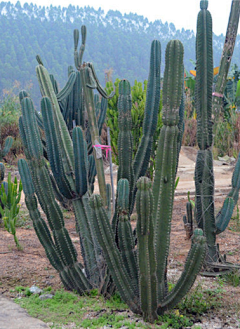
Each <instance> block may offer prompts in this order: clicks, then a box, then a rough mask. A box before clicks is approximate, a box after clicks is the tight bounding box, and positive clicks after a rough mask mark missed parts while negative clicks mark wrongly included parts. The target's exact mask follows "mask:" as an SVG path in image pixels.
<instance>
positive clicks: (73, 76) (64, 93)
mask: <svg viewBox="0 0 240 329" xmlns="http://www.w3.org/2000/svg"><path fill="white" fill-rule="evenodd" d="M75 81H76V72H72V73H71V74H70V76H69V78H68V81H67V83H66V85H65V86H64V87H63V89H62V90H61V91H60V92H59V93H58V94H57V95H56V97H57V100H58V102H61V101H62V100H63V99H65V98H66V97H67V96H68V95H69V94H70V92H71V91H72V88H73V85H74V83H75Z"/></svg>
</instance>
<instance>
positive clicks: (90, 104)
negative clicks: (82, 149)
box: [80, 66, 107, 205]
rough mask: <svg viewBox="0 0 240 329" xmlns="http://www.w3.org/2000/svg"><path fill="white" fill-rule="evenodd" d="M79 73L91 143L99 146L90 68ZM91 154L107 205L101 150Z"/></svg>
mask: <svg viewBox="0 0 240 329" xmlns="http://www.w3.org/2000/svg"><path fill="white" fill-rule="evenodd" d="M80 73H81V80H82V84H83V92H84V96H85V105H86V108H87V113H88V123H89V127H90V133H91V139H92V143H93V144H94V145H95V144H100V137H99V130H98V125H97V119H96V114H95V107H94V95H93V91H92V89H91V88H89V87H88V85H89V84H91V77H90V75H91V72H90V68H89V67H88V66H83V67H81V70H80ZM93 154H94V159H95V165H96V170H97V177H98V184H99V190H100V194H101V197H102V198H103V202H104V204H105V205H107V190H106V183H105V175H104V168H103V158H102V150H101V149H100V148H97V149H96V148H94V151H93Z"/></svg>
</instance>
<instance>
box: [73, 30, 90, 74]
mask: <svg viewBox="0 0 240 329" xmlns="http://www.w3.org/2000/svg"><path fill="white" fill-rule="evenodd" d="M81 35H82V44H81V46H80V50H79V53H78V50H77V48H78V42H79V31H78V30H77V29H75V30H74V32H73V39H74V62H75V66H76V69H77V70H79V69H80V66H81V65H82V58H83V53H84V50H85V44H86V38H87V29H86V26H85V25H82V27H81Z"/></svg>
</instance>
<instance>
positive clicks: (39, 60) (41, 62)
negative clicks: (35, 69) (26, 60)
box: [36, 55, 44, 66]
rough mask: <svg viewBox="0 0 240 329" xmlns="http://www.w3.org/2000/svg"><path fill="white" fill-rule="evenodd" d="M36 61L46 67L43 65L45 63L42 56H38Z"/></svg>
mask: <svg viewBox="0 0 240 329" xmlns="http://www.w3.org/2000/svg"><path fill="white" fill-rule="evenodd" d="M36 60H37V62H38V64H39V65H42V66H44V65H43V61H42V59H41V57H40V55H37V56H36Z"/></svg>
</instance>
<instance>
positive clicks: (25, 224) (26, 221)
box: [16, 208, 32, 229]
mask: <svg viewBox="0 0 240 329" xmlns="http://www.w3.org/2000/svg"><path fill="white" fill-rule="evenodd" d="M16 227H22V228H25V229H26V228H27V229H31V228H32V220H31V218H30V215H29V212H28V210H27V209H22V208H20V211H19V214H18V216H17V222H16Z"/></svg>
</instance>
